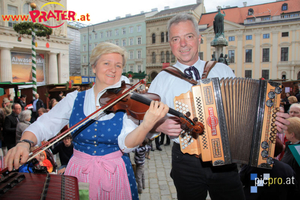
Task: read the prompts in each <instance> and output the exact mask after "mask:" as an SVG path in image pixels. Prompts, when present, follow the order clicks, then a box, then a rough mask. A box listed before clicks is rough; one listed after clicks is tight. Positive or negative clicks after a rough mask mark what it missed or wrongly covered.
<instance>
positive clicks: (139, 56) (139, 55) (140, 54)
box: [137, 51, 142, 59]
mask: <svg viewBox="0 0 300 200" xmlns="http://www.w3.org/2000/svg"><path fill="white" fill-rule="evenodd" d="M137 58H138V59H141V58H142V51H137Z"/></svg>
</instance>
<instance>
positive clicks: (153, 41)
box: [152, 33, 155, 44]
mask: <svg viewBox="0 0 300 200" xmlns="http://www.w3.org/2000/svg"><path fill="white" fill-rule="evenodd" d="M152 44H155V33H153V34H152Z"/></svg>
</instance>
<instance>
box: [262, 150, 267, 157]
mask: <svg viewBox="0 0 300 200" xmlns="http://www.w3.org/2000/svg"><path fill="white" fill-rule="evenodd" d="M261 156H262V157H263V158H267V157H268V151H266V150H262V152H261Z"/></svg>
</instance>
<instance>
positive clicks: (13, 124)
mask: <svg viewBox="0 0 300 200" xmlns="http://www.w3.org/2000/svg"><path fill="white" fill-rule="evenodd" d="M21 111H22V108H21V105H20V104H18V103H14V104H13V105H12V112H11V114H10V115H8V116H6V117H5V122H4V142H5V144H6V145H7V149H8V150H9V149H11V148H13V147H14V146H15V145H16V128H17V124H18V122H19V118H18V115H19V114H20V113H21Z"/></svg>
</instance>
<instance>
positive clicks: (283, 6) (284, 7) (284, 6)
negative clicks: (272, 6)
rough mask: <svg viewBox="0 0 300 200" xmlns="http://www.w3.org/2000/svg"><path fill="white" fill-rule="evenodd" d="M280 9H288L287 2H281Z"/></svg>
mask: <svg viewBox="0 0 300 200" xmlns="http://www.w3.org/2000/svg"><path fill="white" fill-rule="evenodd" d="M281 10H282V11H285V10H288V4H287V3H284V4H282V7H281Z"/></svg>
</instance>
